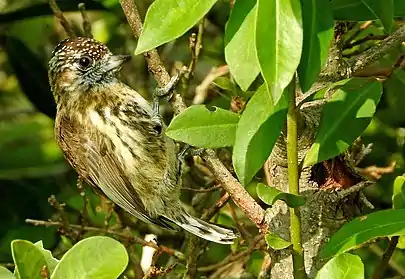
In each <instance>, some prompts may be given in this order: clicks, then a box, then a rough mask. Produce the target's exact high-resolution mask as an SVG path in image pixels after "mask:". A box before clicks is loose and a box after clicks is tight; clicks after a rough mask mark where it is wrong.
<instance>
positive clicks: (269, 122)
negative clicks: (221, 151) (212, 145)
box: [232, 85, 288, 185]
mask: <svg viewBox="0 0 405 279" xmlns="http://www.w3.org/2000/svg"><path fill="white" fill-rule="evenodd" d="M287 105H288V96H287V94H283V96H282V98H281V100H280V102H279V103H278V104H277V105H275V106H274V105H273V98H272V96H271V95H270V93H269V92H268V91H267V88H266V86H265V85H262V86H261V87H260V88H259V89H258V90H257V92H256V93H255V94H254V95H253V97H252V98H251V99H250V101H249V102H248V103H247V105H246V108H245V110H244V112H243V114H242V116H241V118H240V120H239V123H238V126H237V129H236V140H235V146H234V148H233V155H232V159H233V160H232V161H233V166H234V168H235V171H236V174H237V175H238V178H239V180H240V181H241V183H242V184H243V185H247V184H248V183H249V182H250V181H251V180H252V178H253V176H254V175H255V174H256V173H257V171H258V170H259V169H260V168H261V167H262V166H263V164H264V162H265V161H266V159H267V158H268V156H269V155H270V153H271V150H272V149H273V146H274V144H275V142H276V140H277V139H278V137H279V136H280V133H281V129H282V128H283V126H284V122H285V119H286V114H287Z"/></svg>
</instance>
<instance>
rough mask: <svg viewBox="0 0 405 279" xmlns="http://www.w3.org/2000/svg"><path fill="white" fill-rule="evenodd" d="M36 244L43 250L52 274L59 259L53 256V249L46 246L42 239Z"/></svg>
mask: <svg viewBox="0 0 405 279" xmlns="http://www.w3.org/2000/svg"><path fill="white" fill-rule="evenodd" d="M34 245H35V246H36V247H38V249H39V250H40V251H41V253H42V255H43V256H44V258H45V261H46V266H47V267H48V271H49V274H52V272H53V271H54V270H55V267H56V266H57V265H58V262H59V260H58V259H55V258H54V257H53V256H52V253H51V251H49V250H47V249H45V248H44V246H43V244H42V241H38V242H36V243H35V244H34Z"/></svg>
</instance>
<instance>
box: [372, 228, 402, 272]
mask: <svg viewBox="0 0 405 279" xmlns="http://www.w3.org/2000/svg"><path fill="white" fill-rule="evenodd" d="M398 240H399V236H393V237H391V240H390V243H389V245H388V248H387V250H386V251H385V253H384V255H383V256H382V259H381V262H380V264H379V265H378V267H377V268H376V270H375V272H374V274H373V277H372V279H381V278H382V275H383V274H384V271H385V269H386V268H387V266H388V263H389V261H390V259H391V257H392V254H393V253H394V251H395V247H397V244H398Z"/></svg>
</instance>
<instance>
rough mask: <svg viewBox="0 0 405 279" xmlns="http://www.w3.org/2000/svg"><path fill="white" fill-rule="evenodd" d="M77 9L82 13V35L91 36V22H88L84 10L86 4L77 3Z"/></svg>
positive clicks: (88, 19)
mask: <svg viewBox="0 0 405 279" xmlns="http://www.w3.org/2000/svg"><path fill="white" fill-rule="evenodd" d="M78 7H79V10H80V13H81V14H82V18H83V31H84V35H85V36H86V37H87V38H93V34H92V32H91V22H90V18H89V16H88V14H87V12H86V4H84V3H79V6H78Z"/></svg>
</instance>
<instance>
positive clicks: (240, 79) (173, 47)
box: [0, 0, 405, 279]
mask: <svg viewBox="0 0 405 279" xmlns="http://www.w3.org/2000/svg"><path fill="white" fill-rule="evenodd" d="M85 2H86V7H87V13H88V14H90V15H91V17H90V18H91V27H92V30H93V35H94V37H95V38H96V39H98V40H101V41H103V42H105V43H108V45H109V47H110V49H112V51H113V52H114V53H124V52H127V53H131V52H134V53H135V54H141V53H145V52H148V51H150V50H152V49H154V48H156V47H158V49H159V53H160V54H161V56H162V58H163V60H164V63H165V65H166V66H171V65H173V64H175V65H177V64H179V63H181V64H183V65H186V66H185V68H186V69H188V71H189V72H188V75H186V77H185V78H184V79H183V80H182V82H181V86H179V89H178V90H179V91H180V92H181V93H182V94H183V97H184V98H185V99H186V101H187V102H188V103H189V104H193V98H194V89H195V88H197V87H198V88H200V87H203V85H204V84H205V83H206V82H207V80H208V82H209V85H210V84H211V83H213V84H215V85H216V86H206V87H205V91H204V92H203V93H204V94H205V95H204V96H203V99H204V103H205V104H204V105H191V106H190V107H189V108H188V109H186V110H185V111H184V112H182V113H181V114H179V115H176V116H175V117H173V119H172V120H171V121H170V119H171V118H172V115H171V113H170V109H165V110H163V111H164V112H165V115H164V117H165V118H166V120H168V121H167V122H168V123H170V124H169V125H168V128H167V130H166V134H167V135H168V136H169V137H171V138H173V139H175V140H176V141H179V142H183V143H187V144H190V145H193V146H196V147H203V148H218V151H219V152H218V154H219V155H220V158H221V159H222V161H223V162H224V163H225V165H226V166H227V167H228V169H230V170H231V171H232V172H233V173H234V174H235V176H236V177H237V179H238V181H239V182H240V183H241V184H242V185H243V186H244V187H246V189H247V190H248V192H249V193H250V194H251V195H252V196H253V197H254V198H256V200H257V201H258V202H261V203H260V205H262V206H263V207H264V206H266V205H267V206H273V205H274V203H276V202H277V201H280V200H281V201H283V202H285V203H286V204H287V205H288V207H290V208H297V209H299V208H300V207H302V206H305V201H306V198H304V197H303V196H299V195H292V194H290V193H286V192H282V191H280V190H279V189H276V188H275V187H273V185H267V184H268V183H263V182H264V175H263V172H262V170H263V165H264V164H265V162H266V160H267V159H268V157H269V155H270V154H271V152H272V150H273V147H274V146H275V145H276V144H277V140H279V138H280V135H285V133H286V129H284V127H285V124H286V118H287V111H288V109H289V108H290V109H291V107H292V106H293V104H292V102H291V101H290V100H291V97H292V96H290V95H289V94H291V92H289V91H288V90H287V89H286V88H287V86H288V85H289V84H290V83H295V81H297V82H296V83H297V86H298V85H299V87H300V90H301V91H302V93H306V92H310V94H309V95H305V98H303V99H302V100H301V102H300V103H299V108H300V107H303V106H305V105H308V104H309V103H311V102H324V103H325V104H324V106H323V110H322V116H321V120H320V124H319V127H318V129H317V133H316V136H315V141H314V143H313V144H312V146H311V147H310V149H309V151H308V152H307V153H306V154H304V155H303V156H302V158H301V157H300V159H303V161H302V162H301V163H302V165H301V166H302V167H304V168H305V167H310V166H314V165H317V164H319V163H322V162H327V161H328V160H329V159H332V158H334V157H335V156H338V155H342V154H345V152H348V148H349V146H351V145H352V144H353V142H354V141H355V140H356V139H358V138H359V137H360V136H362V138H363V140H365V142H367V143H368V142H372V143H373V144H374V147H373V150H372V152H371V154H369V155H368V156H367V157H366V158H365V159H364V161H363V162H362V164H363V166H368V165H376V164H379V165H386V164H388V163H390V162H391V161H396V162H397V165H396V169H395V172H394V173H393V174H389V175H386V176H384V177H383V178H382V179H381V180H379V181H378V183H376V185H375V186H373V188H371V189H369V190H368V191H367V195H368V197H369V198H370V199H371V201H372V202H373V203H374V204H375V205H376V207H377V209H379V210H376V211H375V212H371V213H369V214H367V213H362V215H361V216H359V217H357V218H355V219H353V220H352V221H350V222H348V223H346V224H344V225H343V226H342V227H341V228H340V229H339V230H338V231H337V232H336V233H335V234H334V235H333V237H332V238H331V239H330V240H329V241H327V243H326V245H325V246H324V247H323V248H322V253H321V255H322V256H323V257H324V258H326V259H329V261H328V262H327V263H326V264H325V265H324V266H323V267H322V268H321V269H320V270H319V271H318V273H317V275H316V278H364V276H366V277H367V276H369V275H370V274H369V273H370V272H374V270H373V269H371V271H370V266H371V267H373V266H375V265H376V264H375V261H374V262H373V259H372V256H370V255H371V254H370V252H369V250H366V251H367V253H365V254H362V251H363V250H362V249H364V248H361V247H369V246H367V245H368V244H370V243H371V242H377V243H379V244H380V241H379V240H380V238H386V237H392V236H402V235H403V234H404V233H403V232H404V229H405V224H404V218H403V216H404V214H405V212H404V210H405V209H404V204H405V200H404V187H403V185H404V177H403V176H397V175H399V174H401V173H403V172H404V150H405V149H404V144H405V132H404V129H403V125H404V123H405V117H404V114H403V107H404V106H405V102H404V100H405V98H404V97H403V94H402V93H403V92H402V88H403V86H404V84H405V72H404V70H403V61H402V60H401V59H402V57H403V55H404V53H405V51H404V47H403V46H401V47H398V48H396V49H393V50H391V52H390V53H387V54H386V55H384V56H383V57H381V58H379V59H378V61H374V62H375V63H373V64H372V65H371V66H370V67H369V69H368V70H369V71H364V72H362V73H360V74H359V75H358V76H356V77H352V76H351V74H352V73H348V74H347V76H350V77H349V78H346V75H343V76H341V77H340V78H339V79H337V80H333V83H332V84H326V85H324V86H320V87H316V90H313V86H314V85H317V84H316V83H317V81H318V80H319V78H320V77H321V78H324V79H326V80H327V79H329V78H331V75H329V76H328V75H326V77H325V75H324V73H322V74H321V72H322V69H323V68H324V66H325V65H326V64H327V63H328V64H329V63H333V60H334V59H335V58H334V57H332V58H331V57H328V55H329V54H330V51H331V46H332V47H333V45H332V44H333V42H334V40H335V39H336V38H338V37H339V39H341V42H342V45H341V46H340V47H342V53H341V54H342V56H343V57H342V59H344V62H345V63H346V62H347V63H349V62H350V61H351V59H353V57H354V58H355V57H356V55H359V54H360V55H361V54H364V53H365V51H367V50H368V49H370V47H373V46H374V45H375V42H376V41H378V40H379V39H383V38H385V37H387V36H389V35H390V34H392V33H393V32H394V31H396V30H398V28H400V27H401V26H403V23H402V22H401V20H398V19H401V18H403V17H405V4H404V3H405V2H404V1H401V0H387V1H379V0H331V1H322V0H290V1H285V0H246V1H241V0H236V2H235V1H226V0H221V1H214V0H204V1H192V0H185V1H178V0H156V1H153V2H152V1H149V0H144V1H136V2H137V5H138V8H139V9H140V11H141V13H142V15H145V16H144V17H143V18H144V19H145V20H144V21H145V22H144V28H143V30H142V34H141V36H140V38H139V40H138V41H137V42H135V40H134V38H133V36H132V33H131V30H130V28H129V26H128V23H127V22H126V20H125V18H124V15H123V13H122V10H121V6H120V4H119V1H117V0H103V1H85ZM57 3H58V5H59V6H60V8H61V9H62V10H63V11H76V10H77V9H76V5H73V4H72V1H57ZM0 12H2V13H1V14H0V24H2V25H1V26H0V46H1V47H2V49H1V50H0V108H1V111H0V123H1V125H0V133H1V135H2V137H1V138H0V154H1V156H0V183H1V187H0V191H1V193H2V194H3V195H2V196H3V198H2V200H1V203H0V209H1V210H2V212H3V213H4V215H5V216H9V217H7V218H6V220H4V221H3V224H2V225H1V227H0V261H1V262H9V261H11V260H13V261H14V263H15V267H16V268H15V271H14V274H12V273H11V272H8V271H7V270H6V269H4V268H2V267H1V266H0V278H5V279H7V278H10V279H11V278H22V279H24V278H33V279H35V278H44V275H43V274H45V275H49V276H48V277H50V278H51V279H53V278H76V277H77V274H87V277H86V278H118V277H119V276H120V274H125V276H127V277H128V278H142V277H140V276H142V275H143V272H141V271H140V270H141V268H140V266H139V259H140V258H141V257H142V251H141V247H140V245H139V243H143V244H144V245H145V243H144V242H142V238H137V237H138V236H142V235H143V234H145V233H146V232H148V233H149V232H150V231H153V232H154V233H156V238H157V239H158V243H159V245H161V247H164V248H162V249H161V251H165V252H167V253H168V254H169V255H174V257H172V258H171V259H170V260H169V259H168V257H167V256H166V254H165V255H164V256H163V255H160V254H159V255H158V256H157V257H156V259H154V262H153V264H154V265H156V266H166V267H169V268H167V269H162V270H160V272H162V273H161V274H162V275H164V276H167V278H178V277H179V276H183V274H184V273H186V274H188V275H189V268H184V265H183V264H184V261H185V259H186V258H185V256H184V254H187V251H189V250H187V249H186V248H187V247H186V245H182V244H183V242H184V241H185V238H184V235H183V234H182V233H177V234H176V233H172V232H168V231H166V230H163V229H160V228H156V227H150V226H148V225H145V224H143V223H142V224H141V223H140V222H139V221H137V220H135V219H134V218H133V217H131V216H127V215H126V214H124V213H122V212H120V211H119V210H117V209H116V208H115V209H114V208H113V207H112V206H111V205H110V204H109V203H108V202H107V201H106V200H105V199H104V198H100V197H98V196H97V195H96V194H95V193H93V192H92V191H91V190H90V189H87V186H86V190H84V191H82V190H80V191H81V193H78V191H77V189H76V186H75V179H76V175H75V173H74V171H72V170H71V169H70V168H69V167H68V166H67V164H66V162H65V160H64V158H63V156H62V154H61V153H60V151H59V149H58V147H57V146H56V144H55V142H54V140H53V122H52V120H50V119H52V118H54V116H55V104H54V102H53V98H52V94H51V92H50V90H49V86H48V81H47V74H46V62H47V60H49V57H50V52H51V50H52V48H53V46H54V45H55V44H56V43H57V41H59V40H61V39H62V38H64V37H65V34H64V33H63V32H64V31H63V30H62V29H60V26H59V24H55V26H52V24H51V23H52V22H53V21H52V18H51V16H50V15H51V14H52V11H51V10H50V9H49V7H48V5H44V4H43V3H39V2H38V1H34V0H32V1H29V0H26V1H23V0H18V1H8V0H7V1H6V0H3V1H0ZM77 15H78V13H76V14H75V15H73V16H72V15H71V14H68V13H66V16H67V17H68V19H69V21H70V22H71V23H73V24H72V25H73V26H74V27H75V29H76V31H77V30H79V31H78V32H81V31H80V30H81V27H80V25H81V24H82V22H81V19H80V20H78V18H80V16H77ZM203 18H204V19H205V20H202V19H203ZM368 20H372V21H373V22H365V21H368ZM337 21H339V22H342V21H345V23H340V24H341V25H337V24H336V22H337ZM346 21H347V22H346ZM349 22H350V23H349ZM196 24H200V27H201V26H202V29H203V31H204V33H199V34H195V35H191V36H190V33H195V32H197V31H196V30H197V29H196V28H195V25H196ZM202 24H205V25H202ZM50 26H51V27H50ZM339 26H340V27H342V26H344V27H342V28H341V29H342V30H340V29H339V28H337V27H339ZM365 26H366V27H365ZM200 29H201V28H200ZM32 30H34V31H32ZM200 32H201V30H200ZM373 34H374V36H372V35H373ZM200 35H201V36H202V39H201V38H200V37H199V36H200ZM200 48H201V54H200V53H199V51H200ZM197 49H198V52H197ZM190 50H191V54H189V52H190ZM134 60H135V62H134V63H132V64H130V65H128V66H126V67H124V69H123V73H122V78H123V79H124V80H125V81H126V82H127V83H128V84H129V85H130V86H131V87H133V88H136V89H137V90H138V91H139V92H140V93H141V94H142V95H143V96H144V97H145V98H150V95H149V94H148V93H147V92H152V89H153V88H154V86H155V82H154V81H152V80H151V78H150V77H149V75H148V73H147V66H146V65H145V63H144V60H143V56H142V55H139V56H137V57H134ZM179 61H180V62H179ZM187 64H188V65H187ZM223 64H227V66H228V68H229V73H230V74H229V75H228V74H222V76H221V77H214V78H212V79H210V78H211V77H212V72H210V73H209V69H210V68H213V67H217V66H218V65H223ZM343 64H344V63H343ZM387 69H388V70H387ZM387 71H388V72H389V74H386V73H387ZM134 72H135V73H136V74H134ZM370 73H371V74H370ZM380 75H382V76H384V78H380ZM376 76H378V77H376ZM196 91H197V90H196ZM383 93H384V94H383ZM240 99H243V101H242V104H241V105H240V104H239V103H238V105H240V106H239V107H238V106H237V107H238V109H235V103H237V101H238V100H240ZM3 111H4V113H3ZM38 112H40V113H38ZM49 118H50V119H49ZM3 135H4V136H3ZM300 156H301V154H300ZM188 164H189V168H188V169H187V173H186V174H185V175H184V179H183V180H184V185H183V186H184V188H185V190H184V191H182V201H184V202H185V203H187V204H190V205H191V206H193V207H194V211H195V214H201V213H202V212H204V210H205V209H207V208H210V207H211V206H212V205H213V204H214V203H215V202H216V201H217V200H218V199H220V197H221V195H220V191H218V187H213V188H212V189H205V190H202V191H201V189H200V186H201V185H211V184H212V181H213V180H215V177H212V176H211V175H210V174H207V171H206V170H205V168H204V166H203V165H202V164H201V162H188ZM394 180H395V181H394ZM235 181H236V180H235ZM186 189H188V190H190V189H191V190H194V191H197V192H198V191H200V192H204V191H205V193H198V194H195V195H191V194H189V193H188V192H186ZM214 190H215V191H214ZM51 194H55V197H54V198H53V199H50V203H51V206H49V204H48V203H47V198H48V197H49V196H50V195H51ZM391 194H392V195H391ZM64 203H65V204H64ZM391 207H392V208H393V209H388V210H387V208H391ZM381 209H385V210H381ZM26 218H33V219H43V220H48V219H50V218H52V219H53V220H54V221H55V222H56V223H54V224H53V226H56V227H59V228H60V229H59V232H60V234H61V237H60V238H59V236H58V235H57V234H56V230H55V229H52V228H45V227H33V226H29V225H27V224H25V223H24V222H25V219H26ZM212 220H217V221H218V223H220V224H225V225H228V226H237V227H238V228H240V226H241V224H243V230H242V232H243V234H244V236H245V238H246V239H245V241H244V242H240V243H235V244H234V245H232V246H230V247H228V246H220V245H217V244H209V246H208V249H206V250H204V252H203V253H201V257H200V258H198V266H199V268H200V269H197V270H198V276H200V277H201V275H202V274H206V275H208V272H214V271H213V269H211V270H210V269H209V268H210V267H212V265H213V264H218V263H222V262H225V263H224V264H223V265H222V266H225V265H226V264H227V263H226V261H230V260H229V258H230V257H229V255H230V254H231V253H234V254H236V255H244V256H243V257H246V258H247V257H249V258H250V261H245V262H246V263H247V264H246V265H247V266H246V270H247V271H249V273H251V274H253V275H255V276H257V275H258V274H259V273H260V271H261V269H262V270H263V269H264V266H265V265H264V264H263V266H262V262H263V259H264V254H265V253H263V252H262V251H263V250H265V249H264V245H267V246H268V247H270V248H271V249H273V250H284V249H286V250H289V249H292V248H291V242H290V241H288V240H286V239H284V238H282V237H280V236H279V235H277V234H275V233H267V234H266V235H265V237H264V240H260V241H258V242H257V243H254V242H253V241H252V243H249V242H250V239H249V238H248V237H246V235H248V236H249V235H252V236H253V235H256V234H257V230H256V227H255V224H253V222H251V220H249V219H248V218H247V217H246V216H245V215H243V214H242V211H241V210H240V209H238V208H236V207H235V206H234V205H233V204H232V205H229V207H224V208H223V209H221V210H219V212H217V214H216V217H215V218H213V219H212ZM75 223H80V224H79V225H72V224H75ZM55 224H56V225H55ZM134 224H136V225H134ZM75 226H76V227H75ZM85 226H87V229H88V228H91V229H89V230H87V231H86V230H84V227H85ZM127 226H128V227H131V230H130V231H126V230H124V228H125V227H127ZM110 228H114V229H113V230H112V233H111V234H115V236H116V237H118V238H119V239H120V241H121V242H122V243H123V244H125V247H124V245H122V244H120V243H119V242H118V241H116V240H113V239H112V238H108V237H104V236H93V235H94V234H95V233H99V234H105V233H106V230H108V229H110ZM110 232H111V231H110ZM92 236H93V237H92ZM82 238H83V239H82ZM13 239H14V240H13ZM15 239H28V240H15ZM39 240H43V244H42V242H36V241H39ZM246 240H248V241H246ZM401 240H403V237H401V238H400V243H401ZM31 241H32V242H31ZM33 242H36V243H35V244H33ZM264 243H265V244H264ZM381 243H382V242H381ZM10 244H11V250H10V248H9V247H10ZM152 246H153V245H152ZM44 247H46V248H47V249H45V248H44ZM155 248H156V247H155ZM246 249H248V250H246ZM365 249H368V248H365ZM255 250H258V251H255ZM168 251H169V252H168ZM190 251H191V248H190ZM245 251H249V252H250V253H249V254H248V255H247V256H246V255H245V254H246V253H245ZM254 251H255V252H254ZM348 251H352V252H353V253H358V254H359V255H360V256H361V257H360V256H357V255H353V254H349V253H347V252H348ZM190 253H192V252H190ZM52 254H53V255H55V254H57V255H61V258H60V259H56V257H54V256H52ZM397 254H401V255H402V256H403V251H398V250H397ZM243 257H241V258H243ZM190 258H192V257H191V256H190ZM397 258H398V257H397ZM397 258H395V257H393V259H395V260H397ZM403 258H404V257H403ZM130 259H131V262H133V263H135V264H133V265H130V266H129V267H128V268H127V264H128V262H129V260H130ZM243 259H245V258H243ZM374 260H376V257H375V258H374ZM398 261H401V260H398ZM173 263H174V265H173V266H170V265H171V264H173ZM404 263H405V260H403V259H402V264H404ZM222 266H220V267H222ZM125 269H126V270H125ZM124 270H125V271H124ZM204 270H205V271H204ZM206 270H209V271H206ZM393 270H394V269H391V270H388V271H387V276H388V275H392V276H394V275H395V272H394V271H393ZM140 274H141V275H140ZM402 275H403V274H402ZM333 276H334V277H333ZM342 276H345V277H342ZM190 278H192V277H190Z"/></svg>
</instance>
